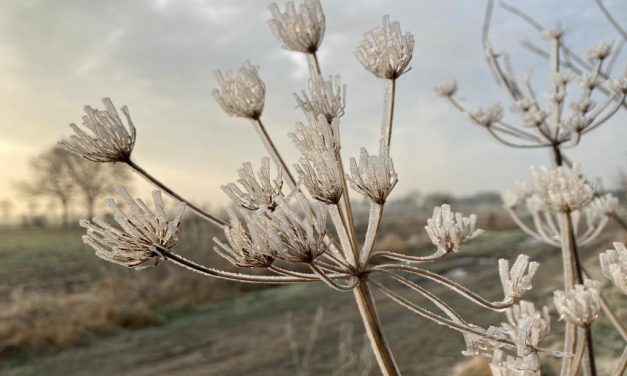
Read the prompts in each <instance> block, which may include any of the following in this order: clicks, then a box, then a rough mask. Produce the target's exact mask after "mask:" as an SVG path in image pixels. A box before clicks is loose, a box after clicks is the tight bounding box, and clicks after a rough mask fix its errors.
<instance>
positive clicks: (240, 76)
mask: <svg viewBox="0 0 627 376" xmlns="http://www.w3.org/2000/svg"><path fill="white" fill-rule="evenodd" d="M215 75H216V80H217V81H218V85H220V89H214V90H213V92H212V94H213V97H214V98H215V100H216V102H218V104H219V105H220V107H222V109H223V110H224V112H226V113H227V114H229V115H230V116H238V117H244V118H249V119H257V118H259V116H261V113H262V112H263V105H264V102H265V97H266V85H265V84H264V83H263V81H262V80H261V78H259V73H258V72H257V67H256V66H254V65H253V64H252V63H251V62H250V61H245V62H244V63H243V64H242V65H241V66H240V67H239V68H238V69H237V73H234V72H233V71H232V70H231V69H229V70H227V71H226V72H224V73H222V71H219V70H218V71H216V72H215Z"/></svg>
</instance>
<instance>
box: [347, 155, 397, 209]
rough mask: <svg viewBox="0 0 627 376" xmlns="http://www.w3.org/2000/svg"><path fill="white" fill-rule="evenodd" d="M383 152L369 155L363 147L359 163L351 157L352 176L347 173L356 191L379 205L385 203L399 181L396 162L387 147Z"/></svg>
mask: <svg viewBox="0 0 627 376" xmlns="http://www.w3.org/2000/svg"><path fill="white" fill-rule="evenodd" d="M382 154H383V155H378V156H377V155H369V154H368V151H367V150H366V149H365V148H361V154H360V156H359V163H357V160H356V159H355V158H351V159H350V176H349V175H348V174H347V175H346V179H347V180H348V182H349V183H350V185H351V187H352V188H353V189H354V190H355V191H357V192H359V193H361V194H362V195H363V196H364V197H365V198H367V199H369V200H371V201H374V202H376V203H377V204H379V205H383V204H384V203H385V200H386V199H387V197H388V195H389V194H390V192H392V189H394V186H395V185H396V183H397V182H398V175H397V174H396V171H394V163H393V162H392V158H390V157H389V156H388V152H387V149H386V150H384V151H383V153H382Z"/></svg>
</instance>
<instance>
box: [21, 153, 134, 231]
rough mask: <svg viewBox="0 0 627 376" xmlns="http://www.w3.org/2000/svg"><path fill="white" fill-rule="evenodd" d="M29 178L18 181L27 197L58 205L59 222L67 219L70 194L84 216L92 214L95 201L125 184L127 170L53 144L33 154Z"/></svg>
mask: <svg viewBox="0 0 627 376" xmlns="http://www.w3.org/2000/svg"><path fill="white" fill-rule="evenodd" d="M30 167H31V171H32V178H31V180H30V181H26V182H22V183H20V184H19V188H20V190H21V191H22V192H23V193H24V194H25V195H27V196H30V197H45V198H49V199H52V200H54V201H55V202H57V203H59V204H60V205H61V210H62V213H63V214H62V222H63V224H64V225H67V224H68V221H69V208H70V204H71V198H74V197H76V196H78V195H80V197H81V199H82V200H83V201H84V203H85V208H86V210H87V214H88V216H89V217H90V218H91V217H93V216H94V206H95V203H96V201H97V200H98V199H99V198H101V197H103V196H105V195H111V194H112V193H113V192H114V190H115V186H116V185H118V184H125V185H128V184H129V183H130V178H131V176H130V173H129V172H128V171H127V170H125V169H123V168H122V167H121V166H118V165H115V164H107V165H103V164H97V163H94V162H91V161H88V160H86V159H83V158H80V157H77V156H75V155H72V154H69V153H66V152H64V151H62V150H60V149H57V148H53V149H50V150H47V151H45V152H44V153H42V154H40V155H38V156H37V157H35V158H33V159H32V161H31V165H30Z"/></svg>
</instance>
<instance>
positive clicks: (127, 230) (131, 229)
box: [80, 188, 185, 269]
mask: <svg viewBox="0 0 627 376" xmlns="http://www.w3.org/2000/svg"><path fill="white" fill-rule="evenodd" d="M117 192H118V194H119V195H120V196H121V197H122V200H124V203H125V204H126V205H125V206H126V207H127V209H128V213H126V212H124V210H123V209H121V207H120V206H118V205H117V204H116V203H115V201H113V200H112V199H109V200H108V202H107V204H108V206H109V208H110V209H111V210H112V211H113V217H114V219H115V221H116V222H117V223H118V225H119V226H120V227H119V228H117V227H114V226H111V225H110V224H109V223H107V222H106V221H104V220H103V219H101V218H98V217H95V218H94V219H93V220H92V221H89V220H86V219H82V220H81V221H80V225H81V226H82V227H85V228H86V229H87V234H86V235H83V241H84V242H85V244H88V245H89V246H91V247H92V248H93V249H94V250H95V251H96V256H98V257H101V258H102V259H104V260H107V261H110V262H113V263H115V264H119V265H124V266H128V267H129V268H138V269H139V268H142V267H146V266H154V265H156V264H157V263H158V262H159V260H162V259H164V257H163V255H162V254H161V253H160V252H159V249H171V248H172V247H174V246H175V245H176V242H177V240H178V238H177V235H178V232H179V225H180V222H181V217H182V216H183V211H184V210H185V204H181V205H180V207H179V210H178V212H177V214H176V215H175V217H174V219H173V220H170V221H169V220H168V219H167V218H166V213H165V209H164V207H163V201H162V200H161V192H159V191H154V192H153V193H152V199H153V202H154V211H153V210H151V209H149V208H148V206H147V205H146V204H144V202H143V201H142V200H141V199H137V200H133V198H132V197H131V196H130V195H129V194H128V192H127V191H126V190H125V189H124V188H118V189H117ZM151 263H152V264H151Z"/></svg>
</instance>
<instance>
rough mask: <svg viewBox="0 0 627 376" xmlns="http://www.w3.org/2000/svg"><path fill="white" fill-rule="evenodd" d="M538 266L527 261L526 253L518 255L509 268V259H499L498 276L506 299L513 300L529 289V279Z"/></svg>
mask: <svg viewBox="0 0 627 376" xmlns="http://www.w3.org/2000/svg"><path fill="white" fill-rule="evenodd" d="M539 266H540V264H538V263H537V262H535V261H531V262H529V256H527V255H518V258H516V261H514V265H512V268H511V269H510V268H509V261H507V260H505V259H500V260H499V277H500V278H501V284H502V285H503V293H504V295H505V300H506V301H512V302H515V301H517V300H518V299H520V297H522V296H523V294H524V293H525V292H527V291H529V290H530V289H531V279H532V278H533V276H534V274H535V273H536V270H537V269H538V267H539Z"/></svg>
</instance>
